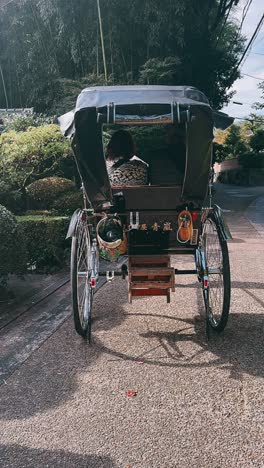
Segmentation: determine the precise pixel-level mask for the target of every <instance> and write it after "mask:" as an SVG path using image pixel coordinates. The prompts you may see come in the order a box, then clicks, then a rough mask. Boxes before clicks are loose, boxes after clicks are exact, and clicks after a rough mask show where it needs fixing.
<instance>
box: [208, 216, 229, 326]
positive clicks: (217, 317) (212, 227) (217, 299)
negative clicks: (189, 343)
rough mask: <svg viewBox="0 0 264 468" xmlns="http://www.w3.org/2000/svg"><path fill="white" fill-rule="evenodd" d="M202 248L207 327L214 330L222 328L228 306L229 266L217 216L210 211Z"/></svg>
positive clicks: (224, 241)
mask: <svg viewBox="0 0 264 468" xmlns="http://www.w3.org/2000/svg"><path fill="white" fill-rule="evenodd" d="M202 238H203V249H204V260H205V269H206V270H207V277H208V281H207V289H206V288H204V300H205V307H206V314H207V332H209V330H208V327H211V328H213V329H214V330H215V331H216V332H219V333H220V332H221V331H222V330H224V328H225V326H226V324H227V321H228V315H229V308H230V266H229V256H228V249H227V243H226V240H225V239H223V236H222V234H221V231H220V227H219V224H218V222H217V218H216V216H215V214H214V213H210V214H209V215H208V217H207V219H206V221H205V223H204V225H203V234H202Z"/></svg>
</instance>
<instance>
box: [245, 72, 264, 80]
mask: <svg viewBox="0 0 264 468" xmlns="http://www.w3.org/2000/svg"><path fill="white" fill-rule="evenodd" d="M241 75H243V76H249V77H250V78H254V79H255V80H260V81H264V78H258V77H257V76H253V75H249V74H248V73H241Z"/></svg>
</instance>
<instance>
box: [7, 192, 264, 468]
mask: <svg viewBox="0 0 264 468" xmlns="http://www.w3.org/2000/svg"><path fill="white" fill-rule="evenodd" d="M234 190H235V191H236V194H235V193H234ZM228 191H229V192H232V191H233V193H228ZM252 191H253V189H244V190H243V189H237V188H234V187H223V186H220V187H218V194H217V197H218V199H219V200H220V202H222V203H221V205H222V206H223V207H224V208H225V210H231V211H226V212H225V214H226V216H227V219H228V222H229V224H230V226H231V230H232V231H233V235H234V240H233V241H232V242H231V243H230V245H229V250H230V259H231V267H232V285H233V292H232V304H231V317H230V321H229V324H228V327H227V329H226V331H225V333H224V334H223V335H221V336H216V337H213V339H212V340H211V341H210V342H209V343H207V341H206V339H205V330H204V316H203V314H204V312H203V303H202V297H201V291H200V289H199V287H198V286H199V285H198V284H197V281H196V278H195V277H188V278H187V277H183V278H180V277H179V279H178V284H177V288H176V293H175V294H174V295H173V299H172V302H171V304H170V305H167V304H166V303H165V301H164V299H163V298H154V299H153V298H148V299H137V300H135V301H134V303H133V304H132V305H129V304H127V291H126V285H125V283H124V282H123V281H122V280H121V279H120V280H119V279H118V280H115V282H114V283H112V284H107V285H106V286H104V287H103V288H102V289H101V291H100V294H98V295H97V296H96V299H95V307H94V316H95V323H94V341H93V345H92V346H91V347H88V346H87V344H86V343H85V342H84V341H83V340H82V339H80V338H79V337H78V336H76V334H75V333H74V331H73V326H72V320H71V319H69V320H66V321H65V322H64V323H63V325H62V326H61V327H60V328H59V329H58V330H57V331H56V333H54V334H53V335H52V336H51V337H50V338H48V339H47V340H46V341H45V342H44V343H43V345H42V346H41V347H40V348H39V349H38V350H36V351H35V352H34V353H33V354H31V356H30V357H29V358H28V359H27V361H26V362H24V364H23V365H21V366H20V368H19V369H18V370H16V372H14V373H13V374H12V375H11V376H10V377H9V378H8V379H7V380H6V384H4V385H2V387H1V388H0V392H1V420H0V427H1V431H0V443H1V449H0V450H1V455H0V459H1V467H4V468H6V467H12V468H16V467H18V468H23V467H32V468H38V467H56V468H57V467H58V468H59V467H60V468H61V467H67V468H73V467H130V468H134V467H140V468H141V467H144V468H145V467H146V468H148V467H151V468H152V467H166V468H167V467H181V468H185V467H186V468H187V467H195V468H196V467H198V468H205V467H210V468H211V467H212V468H220V467H221V468H222V467H228V468H229V467H239V468H240V467H245V468H248V467H251V466H252V467H263V466H264V455H263V440H264V432H263V427H264V417H263V402H264V401H263V394H264V392H263V390H264V386H263V377H264V367H263V366H264V365H263V362H264V359H263V358H264V346H263V344H264V340H263V337H264V320H263V318H264V288H263V264H264V240H263V236H262V234H261V229H262V227H260V228H259V231H258V230H256V228H255V227H254V226H253V225H252V223H251V222H250V221H249V219H248V218H247V216H246V215H245V213H244V211H245V210H246V209H247V207H248V206H249V204H251V203H253V202H254V200H255V199H256V197H257V196H260V195H263V192H264V189H263V190H262V193H261V189H259V191H255V192H254V193H252ZM263 222H264V219H263V218H258V224H261V225H262V226H263V224H262V223H263ZM186 262H187V260H186V259H182V260H179V259H177V266H180V265H186ZM130 389H134V390H136V391H137V395H136V396H134V397H128V396H127V395H126V392H127V391H128V390H130Z"/></svg>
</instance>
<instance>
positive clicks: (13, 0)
mask: <svg viewBox="0 0 264 468" xmlns="http://www.w3.org/2000/svg"><path fill="white" fill-rule="evenodd" d="M15 1H16V0H9V2H7V3H4V5H0V8H1V9H2V8H5V7H6V6H7V5H9V3H13V2H15Z"/></svg>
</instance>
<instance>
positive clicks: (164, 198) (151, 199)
mask: <svg viewBox="0 0 264 468" xmlns="http://www.w3.org/2000/svg"><path fill="white" fill-rule="evenodd" d="M181 192H182V187H181V186H180V185H179V186H174V187H161V186H153V185H152V186H151V185H147V186H137V187H115V188H113V193H114V194H121V193H122V194H123V196H124V198H125V206H126V210H135V211H136V210H162V211H166V210H175V209H176V208H177V206H179V205H180V204H181V203H182V202H181Z"/></svg>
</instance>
